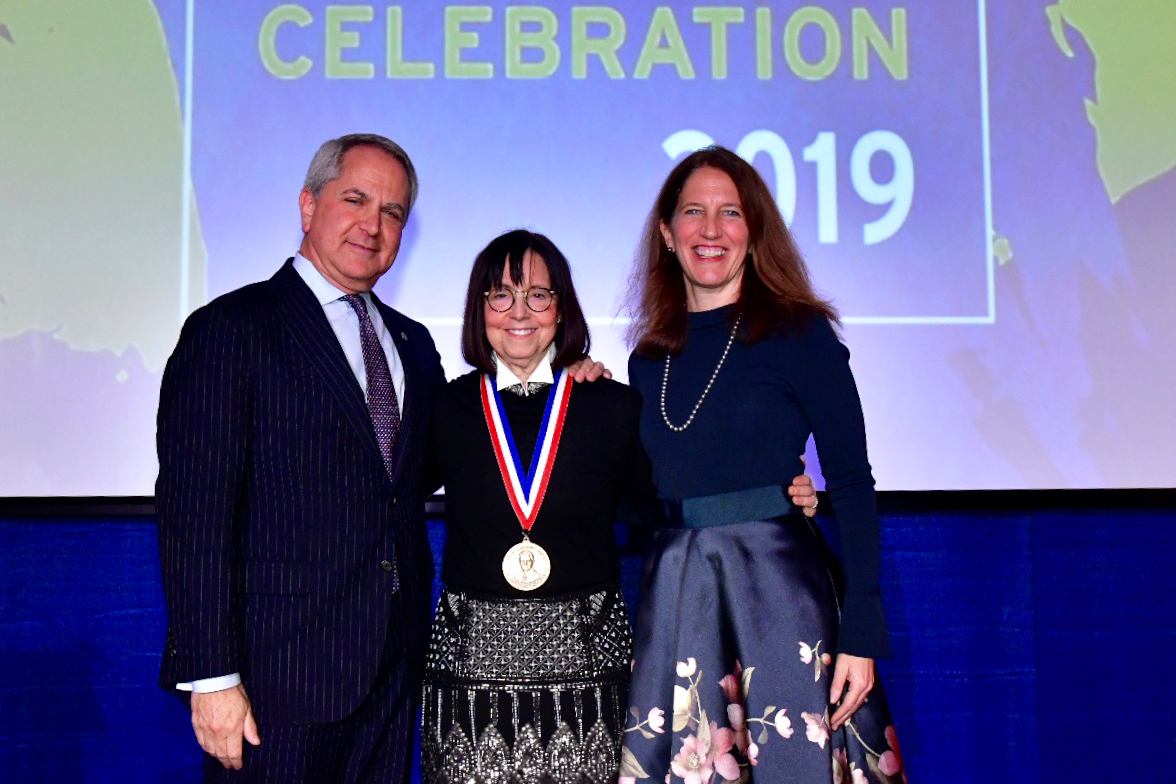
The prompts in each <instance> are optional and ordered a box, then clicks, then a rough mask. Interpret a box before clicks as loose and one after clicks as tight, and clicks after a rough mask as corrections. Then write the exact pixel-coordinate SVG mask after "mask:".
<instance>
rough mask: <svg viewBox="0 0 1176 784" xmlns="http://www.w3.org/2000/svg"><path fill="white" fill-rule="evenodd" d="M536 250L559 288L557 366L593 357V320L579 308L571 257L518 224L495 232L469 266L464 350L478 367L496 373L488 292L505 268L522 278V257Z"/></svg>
mask: <svg viewBox="0 0 1176 784" xmlns="http://www.w3.org/2000/svg"><path fill="white" fill-rule="evenodd" d="M527 251H531V252H532V253H534V254H535V255H537V256H538V257H539V258H541V259H543V262H544V263H545V264H546V265H547V274H548V275H549V276H550V277H551V288H553V289H554V290H555V296H556V300H555V309H556V312H557V313H558V314H559V315H560V316H561V317H562V319H561V321H560V322H559V324H557V325H556V328H555V341H554V342H555V359H553V360H552V363H551V364H552V366H553V367H557V368H558V367H567V366H568V365H570V364H572V363H573V362H578V361H580V360H581V359H583V358H584V357H586V356H588V347H589V346H590V345H591V342H592V341H591V339H590V337H589V335H588V321H587V320H586V319H585V318H584V312H583V311H582V310H580V301H579V300H578V299H577V298H576V289H575V287H574V286H573V285H572V270H571V268H570V267H569V266H568V260H567V259H566V258H564V255H563V254H562V253H560V250H559V248H557V247H555V243H553V242H552V241H551V240H549V239H547V237H544V236H543V235H542V234H536V233H535V232H533V231H526V230H525V229H515V230H513V231H508V232H506V233H505V234H503V235H501V236H498V237H495V238H494V239H493V240H492V241H491V242H490V244H489V245H487V246H486V247H485V248H484V249H483V250H482V252H481V253H479V254H478V257H477V258H476V259H474V268H473V269H472V270H470V286H469V289H468V290H467V291H466V303H465V315H464V316H463V317H462V325H461V355H462V357H464V358H465V361H466V362H468V363H469V364H471V365H473V366H474V367H475V368H477V369H478V370H482V371H485V372H487V373H493V372H494V369H495V368H494V353H493V352H494V350H493V349H492V348H491V347H490V341H489V340H487V339H486V298H485V292H487V291H489V290H491V289H493V288H497V287H498V286H500V285H502V273H503V270H504V269H508V268H509V270H510V277H511V279H512V280H514V281H516V282H517V281H520V280H522V279H523V256H525V255H526V253H527Z"/></svg>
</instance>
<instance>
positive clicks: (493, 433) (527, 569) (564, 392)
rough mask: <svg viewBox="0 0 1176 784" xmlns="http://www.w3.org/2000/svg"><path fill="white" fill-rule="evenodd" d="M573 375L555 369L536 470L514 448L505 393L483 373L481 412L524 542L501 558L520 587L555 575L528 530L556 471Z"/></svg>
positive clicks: (506, 573)
mask: <svg viewBox="0 0 1176 784" xmlns="http://www.w3.org/2000/svg"><path fill="white" fill-rule="evenodd" d="M569 379H570V376H569V375H568V374H567V373H565V372H563V370H562V369H561V370H557V371H556V372H555V387H554V389H553V390H552V391H551V394H550V396H549V397H548V400H547V410H546V411H544V413H543V421H542V422H541V423H540V425H539V438H538V439H537V443H536V444H535V452H534V456H533V460H532V464H531V470H530V471H529V472H528V471H527V470H526V469H525V468H524V466H523V464H522V461H521V460H520V459H519V452H518V449H516V448H515V445H514V441H513V439H512V437H511V434H510V426H509V424H508V423H507V422H506V412H505V410H504V409H503V408H502V398H501V396H500V395H499V394H498V390H497V389H495V388H494V384H493V383H492V382H491V381H490V375H489V374H484V375H483V376H482V411H483V412H484V413H485V414H486V427H487V428H488V429H489V431H490V443H491V446H492V447H493V448H494V457H495V459H496V460H497V461H498V470H499V472H500V473H501V474H502V481H503V485H504V487H505V488H506V495H507V498H509V499H510V505H511V507H512V508H513V509H514V513H515V515H516V516H517V517H518V519H519V525H520V526H521V527H522V529H523V541H521V542H519V543H518V544H516V545H515V546H514V547H512V548H510V549H509V550H507V551H506V555H505V556H504V557H503V559H502V576H503V577H505V578H506V581H507V582H508V583H510V584H511V586H512V587H513V588H517V589H518V590H520V591H533V590H535V589H536V588H538V587H539V586H541V585H543V583H545V582H547V578H548V576H549V575H550V574H551V558H549V557H548V555H547V551H546V550H544V549H543V548H542V547H540V546H539V545H537V544H535V543H534V542H532V541H531V538H530V537H529V536H527V532H528V531H530V530H531V526H533V525H534V524H535V518H536V517H538V516H539V507H540V506H542V504H543V496H544V493H546V492H547V482H548V480H550V479H551V472H552V469H553V467H554V466H555V455H556V452H557V450H558V449H559V437H560V433H562V432H563V425H564V418H565V416H566V415H567V412H568V400H570V399H571V395H572V383H571V381H570V380H569Z"/></svg>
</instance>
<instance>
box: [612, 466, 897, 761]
mask: <svg viewBox="0 0 1176 784" xmlns="http://www.w3.org/2000/svg"><path fill="white" fill-rule="evenodd" d="M775 492H776V493H777V496H776V497H777V498H778V497H779V495H778V493H779V490H778V489H777V490H776V491H775ZM719 506H720V507H721V506H722V504H719ZM709 513H710V514H714V515H715V516H716V517H715V522H717V523H718V524H717V525H714V526H707V525H706V522H707V521H706V519H700V518H699V517H698V516H694V517H691V516H689V515H687V519H686V520H685V521H683V522H682V523H680V526H681V527H678V528H666V529H661V530H659V531H657V532H656V534H655V535H654V541H653V545H652V548H651V551H650V555H649V557H648V560H647V561H646V565H645V571H644V575H643V578H642V587H641V590H642V593H641V601H640V606H639V608H638V613H637V619H636V623H635V629H636V632H635V634H636V637H635V648H634V659H635V665H634V669H633V680H632V686H631V690H630V698H629V704H630V706H631V707H630V713H629V715H628V717H627V726H626V729H625V736H624V749H623V752H622V763H621V781H622V782H623V784H627V782H629V781H631V780H635V781H637V782H641V781H642V780H643V779H644V780H647V784H663V782H671V783H672V782H676V781H692V782H707V783H708V784H722V782H726V781H738V780H743V781H747V780H750V781H752V782H781V784H782V783H783V782H803V783H804V784H811V783H813V782H838V783H839V782H846V783H847V784H850V783H851V782H852V784H859V782H901V781H905V780H906V776H905V774H904V773H903V771H902V758H901V756H900V754H899V749H898V738H897V735H896V732H895V729H894V725H893V722H892V721H891V719H890V712H889V709H888V707H887V705H886V697H885V695H884V694H883V691H882V687H881V684H879V683H875V685H874V688H873V690H872V691H871V692H870V695H869V698H868V702H867V703H865V704H864V705H863V706H862V707H861V708H859V709H858V711H857V712H856V713H855V714H854V715H853V717H852V718H851V719H850V721H849V722H847V723H846V724H845V725H843V726H842V727H841V728H840V729H838V730H837V731H836V732H834V731H832V730H831V729H830V727H829V717H830V716H831V715H832V714H833V712H834V710H835V708H834V707H833V706H831V705H830V703H829V690H830V680H831V679H832V676H833V657H834V656H835V655H836V652H837V631H838V626H839V622H840V606H839V592H838V586H837V584H836V583H835V580H834V575H835V574H837V573H838V571H837V565H836V562H835V561H834V560H833V558H832V555H831V553H830V551H829V549H828V547H827V546H826V544H825V540H824V538H823V536H822V535H821V533H820V529H819V528H817V526H816V525H815V524H813V523H811V522H810V521H809V520H808V518H806V517H804V516H803V515H801V514H785V515H782V516H779V517H775V518H772V519H753V520H751V521H750V522H741V523H731V524H728V523H729V518H728V519H723V517H724V515H723V514H722V513H721V510H720V511H716V510H713V509H712V510H711V511H710V512H709ZM704 517H705V516H704ZM744 519H746V518H744Z"/></svg>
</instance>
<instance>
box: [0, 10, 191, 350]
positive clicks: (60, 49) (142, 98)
mask: <svg viewBox="0 0 1176 784" xmlns="http://www.w3.org/2000/svg"><path fill="white" fill-rule="evenodd" d="M0 74H3V76H2V77H0V111H2V112H3V116H4V120H3V122H0V150H3V154H2V155H0V204H3V205H4V207H3V209H0V252H2V254H3V260H4V261H3V272H2V273H0V339H3V338H9V337H13V336H17V335H21V334H24V333H26V332H29V331H34V330H41V331H46V332H52V333H53V334H54V335H55V336H56V337H57V338H58V339H60V340H63V341H65V342H66V343H68V344H69V346H70V347H71V348H73V349H75V350H78V351H88V352H92V351H103V350H107V351H113V352H115V353H116V354H121V353H123V352H124V351H126V350H128V349H129V348H134V349H136V350H137V351H138V352H139V354H140V355H141V356H142V358H143V361H144V363H145V365H146V366H147V368H149V369H152V370H156V371H158V370H160V369H162V367H163V364H164V362H165V361H166V360H167V357H168V354H170V353H171V350H172V347H173V346H174V345H175V338H176V334H177V333H178V331H179V325H180V322H181V321H182V319H183V317H184V316H186V315H187V313H188V311H190V310H191V309H193V308H194V307H196V306H199V305H201V304H203V302H204V300H205V299H206V293H205V288H204V286H205V284H204V281H205V256H206V254H205V251H204V245H203V240H202V238H201V235H200V229H199V221H198V219H197V216H196V210H195V199H194V198H193V199H192V201H191V204H192V208H191V210H190V214H189V219H190V225H191V227H192V232H191V242H190V246H189V252H188V256H189V259H190V263H189V273H188V280H187V281H186V289H187V291H188V292H189V296H188V298H187V301H186V302H184V303H181V301H180V299H181V292H182V291H184V290H185V286H184V285H182V284H183V283H184V282H183V281H181V280H180V276H181V268H180V267H181V265H180V257H181V253H180V237H181V236H182V231H181V225H182V220H181V217H182V212H183V199H182V196H183V192H182V182H183V129H182V125H181V111H180V104H179V92H178V89H177V85H176V76H175V73H174V71H173V68H172V63H171V59H170V57H169V54H168V46H167V39H166V37H165V34H164V28H163V24H162V22H161V21H160V18H159V14H158V12H157V10H156V8H155V5H154V3H152V2H151V0H132V1H128V2H118V3H90V2H78V1H77V0H72V1H71V0H36V2H28V0H0Z"/></svg>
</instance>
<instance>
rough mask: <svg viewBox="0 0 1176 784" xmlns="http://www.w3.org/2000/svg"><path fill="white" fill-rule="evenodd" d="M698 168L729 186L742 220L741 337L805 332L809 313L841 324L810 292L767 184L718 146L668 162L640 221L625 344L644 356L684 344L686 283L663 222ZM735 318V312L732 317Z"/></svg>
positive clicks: (675, 350)
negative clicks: (664, 233) (725, 178)
mask: <svg viewBox="0 0 1176 784" xmlns="http://www.w3.org/2000/svg"><path fill="white" fill-rule="evenodd" d="M702 168H711V169H717V170H719V171H721V172H724V173H725V174H726V175H727V176H728V177H730V178H731V180H732V182H734V183H735V189H736V191H737V192H738V193H739V201H740V203H741V204H742V205H743V215H744V219H745V220H746V221H747V229H748V246H747V259H746V260H745V261H746V263H745V264H744V268H743V279H742V282H741V285H740V289H739V299H738V301H737V307H736V308H735V313H741V314H742V315H743V322H742V325H741V326H740V340H741V341H742V342H744V343H754V342H755V341H757V340H761V339H763V338H765V337H767V336H768V335H770V334H776V333H779V332H787V331H794V330H800V329H803V327H804V325H805V324H807V323H808V321H809V319H811V318H812V317H813V316H815V315H821V316H824V317H826V318H828V319H830V320H831V321H833V322H834V323H835V324H836V323H839V321H838V318H837V312H836V311H835V310H834V309H833V306H832V305H830V304H829V302H828V301H827V300H824V299H822V298H821V297H820V296H818V295H817V293H816V292H815V291H814V290H813V284H812V281H811V280H809V274H808V268H807V267H805V264H804V259H803V258H801V255H800V250H799V249H798V248H797V247H796V242H795V241H794V240H793V239H792V234H791V233H790V232H789V231H788V227H787V226H786V225H785V224H784V218H783V217H781V215H780V210H779V209H778V208H777V207H776V201H775V200H774V199H773V198H772V194H771V192H770V191H769V190H768V186H767V185H765V184H764V181H763V178H762V177H760V175H759V172H757V171H756V170H755V167H753V166H752V165H751V164H750V163H748V162H747V161H745V160H743V159H742V158H740V157H739V156H738V155H736V154H735V153H733V152H731V151H730V150H728V149H726V148H724V147H718V146H713V147H704V148H702V149H701V150H698V151H697V152H694V153H691V154H690V155H688V156H686V157H685V158H684V159H683V160H682V162H681V163H679V164H678V165H677V166H675V167H674V169H673V171H671V172H670V176H669V177H667V178H666V181H665V184H663V185H662V188H661V192H660V193H658V195H657V201H656V202H654V205H653V210H652V211H650V213H649V218H648V220H647V221H646V222H645V231H644V233H643V234H642V236H641V244H640V245H639V246H638V248H637V254H636V255H637V258H636V261H635V264H634V270H633V275H632V278H631V279H630V285H629V289H630V293H629V301H630V308H631V309H632V310H633V311H634V318H633V321H632V323H631V324H630V326H629V335H628V337H629V342H630V344H636V347H635V349H634V350H635V351H636V352H637V353H638V354H641V355H643V356H653V357H662V356H665V355H667V354H671V355H672V354H678V353H679V352H681V350H682V346H683V345H685V343H686V281H685V279H684V276H683V273H682V267H681V264H679V262H678V257H677V256H676V255H674V253H672V252H671V251H670V250H668V249H667V248H666V243H665V239H664V238H663V237H662V233H661V226H662V224H663V223H664V224H665V225H667V226H668V225H670V221H671V220H672V219H673V217H674V211H675V210H676V209H677V208H678V198H679V197H680V196H681V194H682V188H683V187H685V185H686V180H687V179H689V178H690V175H692V174H693V173H694V172H696V171H698V170H699V169H702ZM732 318H734V314H733V315H732Z"/></svg>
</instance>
